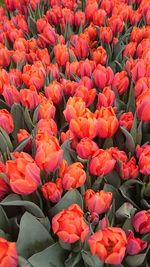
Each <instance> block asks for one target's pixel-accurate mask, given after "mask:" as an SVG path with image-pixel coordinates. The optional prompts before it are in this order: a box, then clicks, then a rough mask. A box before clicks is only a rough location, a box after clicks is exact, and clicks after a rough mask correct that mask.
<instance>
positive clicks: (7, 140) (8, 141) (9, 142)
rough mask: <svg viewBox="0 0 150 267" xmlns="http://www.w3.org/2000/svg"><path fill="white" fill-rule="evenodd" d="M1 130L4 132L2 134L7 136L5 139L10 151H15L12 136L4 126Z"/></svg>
mask: <svg viewBox="0 0 150 267" xmlns="http://www.w3.org/2000/svg"><path fill="white" fill-rule="evenodd" d="M0 132H1V133H2V135H3V136H4V138H5V141H6V144H7V146H8V148H9V150H10V151H13V146H12V143H11V141H10V137H9V135H8V134H7V133H6V132H5V130H4V129H3V128H1V127H0Z"/></svg>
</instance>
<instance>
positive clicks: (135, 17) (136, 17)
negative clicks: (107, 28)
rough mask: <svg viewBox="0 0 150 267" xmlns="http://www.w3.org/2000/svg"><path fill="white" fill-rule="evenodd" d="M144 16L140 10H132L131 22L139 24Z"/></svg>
mask: <svg viewBox="0 0 150 267" xmlns="http://www.w3.org/2000/svg"><path fill="white" fill-rule="evenodd" d="M141 18H142V14H141V13H140V12H139V10H138V9H137V10H132V11H131V12H130V23H131V24H132V25H135V24H137V23H138V22H139V21H140V20H141Z"/></svg>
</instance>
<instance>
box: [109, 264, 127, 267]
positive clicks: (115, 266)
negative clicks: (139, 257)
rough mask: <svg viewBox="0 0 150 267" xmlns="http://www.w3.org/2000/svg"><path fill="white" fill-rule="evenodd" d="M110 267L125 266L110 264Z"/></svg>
mask: <svg viewBox="0 0 150 267" xmlns="http://www.w3.org/2000/svg"><path fill="white" fill-rule="evenodd" d="M109 267H124V266H123V265H122V264H119V265H114V264H110V265H109Z"/></svg>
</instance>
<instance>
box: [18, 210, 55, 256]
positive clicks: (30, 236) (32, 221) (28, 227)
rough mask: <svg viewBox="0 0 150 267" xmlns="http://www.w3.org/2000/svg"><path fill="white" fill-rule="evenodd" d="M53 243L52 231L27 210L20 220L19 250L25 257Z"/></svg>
mask: <svg viewBox="0 0 150 267" xmlns="http://www.w3.org/2000/svg"><path fill="white" fill-rule="evenodd" d="M52 243H53V240H52V238H51V236H50V233H49V232H48V231H47V230H46V229H45V227H44V226H43V225H42V224H41V223H40V222H39V221H38V220H37V218H36V217H35V216H33V215H32V214H30V213H28V212H25V213H24V215H23V216H22V218H21V221H20V231H19V235H18V240H17V251H18V253H19V255H21V256H22V257H24V258H25V259H27V258H29V257H31V256H32V255H33V254H35V253H37V252H39V251H42V250H43V249H45V248H47V247H48V246H49V245H51V244H52Z"/></svg>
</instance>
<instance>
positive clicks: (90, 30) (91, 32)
mask: <svg viewBox="0 0 150 267" xmlns="http://www.w3.org/2000/svg"><path fill="white" fill-rule="evenodd" d="M81 35H82V36H83V37H84V36H87V37H86V38H87V39H89V41H94V40H95V39H96V37H97V30H96V27H95V25H94V24H93V23H90V25H89V26H88V27H87V28H86V29H85V30H84V33H82V34H80V36H81ZM91 46H92V44H91Z"/></svg>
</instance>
